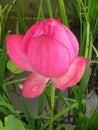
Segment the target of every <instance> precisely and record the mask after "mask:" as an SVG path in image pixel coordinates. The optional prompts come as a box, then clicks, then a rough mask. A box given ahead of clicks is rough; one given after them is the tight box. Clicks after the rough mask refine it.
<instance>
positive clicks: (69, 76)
mask: <svg viewBox="0 0 98 130" xmlns="http://www.w3.org/2000/svg"><path fill="white" fill-rule="evenodd" d="M87 64H88V59H86V58H83V57H77V58H76V60H75V61H74V62H73V64H72V65H71V66H70V68H69V70H68V71H67V73H66V74H65V75H63V76H61V77H59V78H55V79H52V81H53V82H54V84H55V87H56V88H59V89H61V90H63V89H65V88H67V87H70V86H72V85H75V84H76V83H77V82H79V81H80V79H81V77H82V75H83V73H84V70H85V67H86V65H87Z"/></svg>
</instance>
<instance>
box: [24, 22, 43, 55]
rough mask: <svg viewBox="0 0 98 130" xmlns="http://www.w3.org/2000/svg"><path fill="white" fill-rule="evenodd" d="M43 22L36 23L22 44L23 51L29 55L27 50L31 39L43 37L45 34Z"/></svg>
mask: <svg viewBox="0 0 98 130" xmlns="http://www.w3.org/2000/svg"><path fill="white" fill-rule="evenodd" d="M42 26H43V22H42V21H41V22H37V23H35V24H34V25H33V26H32V27H31V28H30V29H29V30H28V31H27V32H26V34H25V36H24V39H23V44H22V49H23V51H24V53H27V48H28V45H29V42H30V40H31V38H33V37H36V36H40V35H42V34H43V33H44V32H43V27H42Z"/></svg>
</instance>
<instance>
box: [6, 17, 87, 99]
mask: <svg viewBox="0 0 98 130" xmlns="http://www.w3.org/2000/svg"><path fill="white" fill-rule="evenodd" d="M7 51H8V54H9V56H10V58H11V59H12V61H13V62H14V63H15V64H16V65H17V66H18V67H20V68H21V69H23V70H26V71H31V72H32V74H31V75H30V76H29V77H28V78H27V80H26V81H25V83H24V85H23V95H24V96H25V97H30V98H31V97H36V96H39V95H40V94H41V93H42V92H43V91H44V89H45V84H46V83H47V81H48V80H49V79H51V80H52V81H53V82H54V84H55V87H56V88H58V89H61V90H62V89H65V88H67V87H70V86H72V85H74V84H76V83H77V82H79V80H80V79H81V77H82V75H83V73H84V70H85V67H86V65H87V64H88V59H86V58H83V57H79V56H78V52H79V44H78V41H77V39H76V37H75V36H74V34H73V33H72V32H71V31H70V30H69V29H68V28H67V27H66V26H64V25H63V24H62V23H61V22H60V21H58V20H55V19H46V20H44V21H40V22H37V23H36V24H34V25H33V26H32V27H31V28H30V29H29V30H28V31H27V32H26V34H25V35H24V36H22V35H19V34H14V35H10V36H8V37H7Z"/></svg>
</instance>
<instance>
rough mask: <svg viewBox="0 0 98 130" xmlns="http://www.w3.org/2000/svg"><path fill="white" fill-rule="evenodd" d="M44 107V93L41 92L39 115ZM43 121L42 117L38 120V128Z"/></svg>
mask: <svg viewBox="0 0 98 130" xmlns="http://www.w3.org/2000/svg"><path fill="white" fill-rule="evenodd" d="M43 109H44V94H41V96H40V97H39V101H38V116H40V115H42V114H43ZM41 122H42V119H41V118H39V119H38V120H37V129H39V128H40V127H41Z"/></svg>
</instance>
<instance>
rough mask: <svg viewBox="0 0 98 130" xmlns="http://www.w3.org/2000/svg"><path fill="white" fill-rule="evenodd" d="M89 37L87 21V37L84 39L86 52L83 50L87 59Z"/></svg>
mask: <svg viewBox="0 0 98 130" xmlns="http://www.w3.org/2000/svg"><path fill="white" fill-rule="evenodd" d="M89 35H90V25H89V22H88V21H87V37H86V47H85V48H86V50H85V57H88V55H89Z"/></svg>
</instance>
